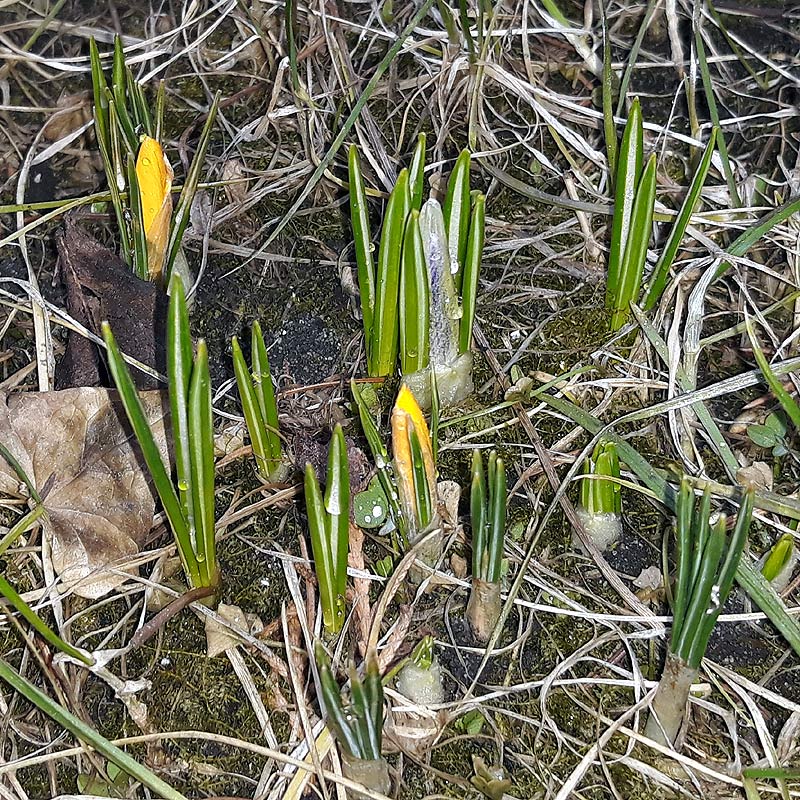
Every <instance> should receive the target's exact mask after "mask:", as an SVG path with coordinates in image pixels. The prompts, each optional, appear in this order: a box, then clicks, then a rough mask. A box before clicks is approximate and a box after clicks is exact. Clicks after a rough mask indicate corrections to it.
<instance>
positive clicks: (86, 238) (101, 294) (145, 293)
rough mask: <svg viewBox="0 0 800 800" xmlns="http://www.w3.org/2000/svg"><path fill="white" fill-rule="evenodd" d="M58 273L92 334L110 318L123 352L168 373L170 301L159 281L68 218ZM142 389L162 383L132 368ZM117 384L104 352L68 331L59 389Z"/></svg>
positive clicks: (70, 305) (74, 312)
mask: <svg viewBox="0 0 800 800" xmlns="http://www.w3.org/2000/svg"><path fill="white" fill-rule="evenodd" d="M56 246H57V248H58V258H59V270H60V275H61V280H62V282H63V283H64V288H65V290H66V305H67V311H68V313H69V314H70V316H72V317H73V318H74V319H76V320H77V321H78V322H80V323H81V324H82V325H84V326H86V327H87V328H88V329H89V330H90V331H92V333H95V334H97V335H98V336H100V335H101V332H100V323H101V322H103V320H107V321H108V323H109V324H110V325H111V330H112V331H113V332H114V337H115V338H116V340H117V344H118V345H119V346H120V349H121V350H122V351H123V352H124V353H126V354H127V355H129V356H132V357H133V358H135V359H137V360H138V361H141V362H142V363H143V364H146V365H147V366H149V367H152V368H153V369H156V370H158V371H159V372H161V373H162V374H163V373H164V372H165V371H166V342H165V335H166V334H165V331H166V318H167V297H166V295H165V293H164V292H163V291H162V290H161V289H160V288H159V287H158V286H156V285H155V284H154V283H151V282H149V281H143V280H141V279H140V278H137V277H136V275H134V274H133V272H132V271H131V268H130V267H129V266H128V265H127V264H125V262H124V261H122V259H120V258H119V257H118V256H117V255H116V254H115V253H112V252H111V251H110V250H108V249H107V248H105V247H103V245H101V244H100V243H99V242H98V241H97V240H96V239H94V238H92V237H91V236H90V235H89V234H88V233H86V232H85V231H84V230H82V229H81V228H80V227H78V225H77V224H76V222H75V220H74V219H72V218H71V217H70V216H69V215H68V216H67V218H66V220H65V224H64V229H63V230H62V231H59V232H58V233H57V234H56ZM131 374H132V375H133V379H134V382H135V383H136V386H137V388H139V389H155V388H158V386H159V382H158V381H157V380H156V379H155V378H152V377H150V376H149V375H147V374H146V373H144V372H142V371H141V370H137V369H132V370H131ZM110 385H112V383H111V381H110V379H109V375H108V372H107V370H106V366H105V358H104V353H101V352H100V350H99V349H98V348H97V346H96V345H95V344H93V343H92V342H90V341H89V340H88V339H87V338H86V337H85V336H82V335H81V334H80V333H78V332H77V331H69V333H68V336H67V347H66V352H65V354H64V357H63V358H62V360H61V361H60V362H59V364H58V367H57V369H56V388H57V389H67V388H72V387H77V386H110Z"/></svg>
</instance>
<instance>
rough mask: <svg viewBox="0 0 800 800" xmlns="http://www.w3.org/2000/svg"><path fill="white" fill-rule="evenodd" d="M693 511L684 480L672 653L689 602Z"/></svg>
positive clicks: (677, 535) (679, 509)
mask: <svg viewBox="0 0 800 800" xmlns="http://www.w3.org/2000/svg"><path fill="white" fill-rule="evenodd" d="M693 510H694V492H693V491H692V487H691V486H690V485H689V481H687V480H686V478H684V479H683V480H682V481H681V488H680V491H679V493H678V502H677V507H676V509H675V515H676V522H675V538H676V540H677V546H678V553H677V559H676V561H677V567H676V573H675V600H674V605H673V610H672V640H671V641H672V644H671V649H672V651H673V652H674V651H675V649H676V648H677V643H678V640H679V639H680V638H681V630H682V628H683V621H684V619H685V618H686V606H687V605H688V602H689V591H690V589H691V586H690V578H691V575H690V569H691V566H690V565H691V558H692V539H691V536H692V511H693Z"/></svg>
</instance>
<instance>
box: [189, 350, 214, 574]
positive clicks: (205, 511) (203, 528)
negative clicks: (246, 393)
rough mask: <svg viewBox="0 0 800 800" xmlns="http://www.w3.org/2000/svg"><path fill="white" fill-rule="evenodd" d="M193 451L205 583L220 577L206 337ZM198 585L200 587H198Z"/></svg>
mask: <svg viewBox="0 0 800 800" xmlns="http://www.w3.org/2000/svg"><path fill="white" fill-rule="evenodd" d="M189 455H190V457H191V462H192V494H193V497H192V498H191V502H192V506H193V508H194V521H195V541H196V554H197V560H198V561H199V562H200V572H201V575H203V578H204V583H202V584H201V586H215V585H216V581H217V558H216V543H215V539H214V527H215V526H214V416H213V410H212V407H211V378H210V376H209V374H208V349H207V348H206V343H205V341H204V340H203V339H200V340H199V341H198V342H197V354H196V355H195V359H194V367H193V368H192V380H191V384H190V385H189ZM195 588H197V587H195Z"/></svg>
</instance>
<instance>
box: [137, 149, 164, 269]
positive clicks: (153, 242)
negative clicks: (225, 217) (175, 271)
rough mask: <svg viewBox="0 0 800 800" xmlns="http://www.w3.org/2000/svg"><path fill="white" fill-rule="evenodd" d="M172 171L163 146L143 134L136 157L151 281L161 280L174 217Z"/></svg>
mask: <svg viewBox="0 0 800 800" xmlns="http://www.w3.org/2000/svg"><path fill="white" fill-rule="evenodd" d="M172 178H173V172H172V167H171V166H170V163H169V161H167V157H166V156H165V155H164V151H163V149H162V148H161V145H160V144H159V143H158V142H157V141H156V140H155V139H153V138H151V137H150V136H144V137H142V142H141V144H140V146H139V155H138V156H137V158H136V179H137V180H138V182H139V196H140V197H141V202H142V218H143V221H144V232H145V237H146V238H147V271H148V272H149V274H150V280H153V281H160V280H161V279H162V274H161V273H162V271H163V269H164V258H165V256H166V252H167V242H168V240H169V225H170V220H171V218H172V193H171V190H172Z"/></svg>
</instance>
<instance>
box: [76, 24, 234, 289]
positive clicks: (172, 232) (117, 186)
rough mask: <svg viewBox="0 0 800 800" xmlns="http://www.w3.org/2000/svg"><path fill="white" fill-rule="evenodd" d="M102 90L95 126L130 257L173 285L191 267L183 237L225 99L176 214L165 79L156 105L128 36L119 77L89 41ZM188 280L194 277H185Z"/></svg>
mask: <svg viewBox="0 0 800 800" xmlns="http://www.w3.org/2000/svg"><path fill="white" fill-rule="evenodd" d="M89 53H90V59H91V65H92V90H93V95H94V129H95V134H96V137H97V144H98V147H99V148H100V155H101V157H102V160H103V167H104V169H105V173H106V179H107V181H108V190H109V195H110V197H111V205H112V207H113V209H114V215H115V217H116V220H117V226H118V229H119V237H120V251H121V255H122V259H123V261H125V262H127V263H128V264H130V265H131V268H132V269H133V271H134V272H135V273H136V274H137V275H138V276H139V277H140V278H145V279H149V280H152V281H156V282H158V283H160V284H162V285H163V286H168V285H170V276H171V273H172V270H173V268H177V270H178V272H188V268H186V266H185V260H184V259H183V257H182V252H181V242H182V240H183V234H184V232H185V231H186V227H187V226H188V224H189V211H190V208H191V204H192V199H193V198H194V195H195V193H196V191H197V186H198V184H199V181H200V173H201V171H202V167H203V162H204V160H205V155H206V151H207V149H208V143H209V141H210V138H211V128H212V126H213V124H214V118H215V117H216V112H217V107H218V105H219V94H217V96H216V97H215V98H214V101H213V103H212V104H211V108H210V109H209V113H208V116H207V117H206V121H205V124H204V125H203V130H202V132H201V134H200V140H199V142H198V145H197V150H196V151H195V154H194V157H193V159H192V163H191V165H190V167H189V171H188V173H187V175H186V180H185V181H184V184H183V188H182V189H181V193H180V196H179V198H178V203H177V206H176V208H175V209H174V213H173V204H172V179H173V177H174V176H173V171H172V166H171V165H170V163H169V161H168V160H167V158H166V156H165V155H164V149H163V144H162V131H163V118H164V83H163V81H162V82H161V83H160V85H159V87H158V92H157V96H156V101H155V111H154V113H153V114H151V112H150V103H149V101H148V99H147V96H146V92H145V88H144V87H143V86H142V85H141V84H140V83H139V82H138V81H136V80H135V79H134V77H133V73H132V72H131V69H130V68H129V67H128V66H127V64H126V63H125V52H124V50H123V47H122V40H121V39H120V38H119V37H118V36H117V37H115V39H114V53H113V63H112V69H111V82H110V85H109V82H108V81H107V80H106V76H105V74H104V73H103V66H102V58H101V56H100V51H99V50H98V47H97V43H96V42H95V40H94V39H90V41H89ZM183 279H184V282H185V283H186V282H187V281H188V278H187V277H186V276H185V275H184V277H183Z"/></svg>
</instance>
